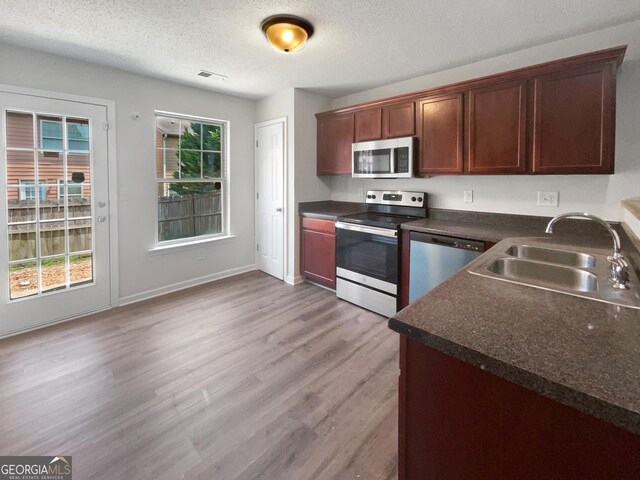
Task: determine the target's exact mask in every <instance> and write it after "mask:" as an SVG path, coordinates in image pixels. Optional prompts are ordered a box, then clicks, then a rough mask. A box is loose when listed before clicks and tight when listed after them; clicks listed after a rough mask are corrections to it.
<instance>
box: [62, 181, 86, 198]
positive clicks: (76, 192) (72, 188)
mask: <svg viewBox="0 0 640 480" xmlns="http://www.w3.org/2000/svg"><path fill="white" fill-rule="evenodd" d="M67 196H68V197H69V198H70V199H71V198H82V185H73V184H69V185H68V186H67ZM58 200H64V180H63V179H59V180H58Z"/></svg>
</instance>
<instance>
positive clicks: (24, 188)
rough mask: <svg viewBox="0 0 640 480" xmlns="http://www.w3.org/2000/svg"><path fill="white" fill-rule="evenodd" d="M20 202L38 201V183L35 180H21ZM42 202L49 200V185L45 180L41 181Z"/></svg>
mask: <svg viewBox="0 0 640 480" xmlns="http://www.w3.org/2000/svg"><path fill="white" fill-rule="evenodd" d="M19 183H20V193H19V195H20V200H34V201H35V199H36V182H35V181H34V180H20V181H19ZM38 183H40V188H39V190H40V201H43V200H46V198H47V187H46V186H45V184H46V183H47V182H46V181H45V180H40V182H38Z"/></svg>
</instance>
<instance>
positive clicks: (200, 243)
mask: <svg viewBox="0 0 640 480" xmlns="http://www.w3.org/2000/svg"><path fill="white" fill-rule="evenodd" d="M235 239H236V235H225V236H224V237H214V238H203V239H200V240H191V241H185V242H180V243H170V244H166V245H156V246H155V247H153V248H152V249H150V250H149V251H148V252H147V255H162V254H164V253H174V252H179V251H182V250H189V249H192V248H200V247H208V246H210V245H213V244H223V243H231V242H235Z"/></svg>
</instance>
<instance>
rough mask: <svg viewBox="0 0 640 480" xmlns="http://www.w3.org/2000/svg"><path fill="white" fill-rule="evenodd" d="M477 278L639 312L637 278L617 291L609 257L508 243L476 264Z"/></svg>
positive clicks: (473, 272)
mask: <svg viewBox="0 0 640 480" xmlns="http://www.w3.org/2000/svg"><path fill="white" fill-rule="evenodd" d="M469 272H470V273H472V274H475V275H481V276H484V277H489V278H494V279H497V280H503V281H506V282H512V283H517V284H520V285H528V286H531V287H536V288H541V289H544V290H551V291H555V292H560V293H565V294H569V295H574V296H578V297H583V298H588V299H590V300H597V301H601V302H606V303H611V304H614V305H620V306H624V307H631V308H638V309H640V296H639V294H638V283H637V279H636V277H635V276H634V275H632V279H631V281H630V282H629V287H630V288H629V290H618V289H615V288H613V287H612V285H611V281H610V264H609V262H608V261H607V256H606V255H602V254H596V253H582V252H576V251H570V250H563V249H560V248H556V247H555V246H552V247H550V246H547V245H546V244H545V245H536V244H535V243H534V240H533V239H532V241H527V242H526V243H518V242H515V241H510V240H505V241H504V242H501V243H499V244H498V245H496V246H495V247H494V248H492V249H491V250H490V251H489V252H487V253H486V254H485V255H483V256H482V257H481V258H480V259H478V262H476V263H474V265H473V266H471V268H470V269H469Z"/></svg>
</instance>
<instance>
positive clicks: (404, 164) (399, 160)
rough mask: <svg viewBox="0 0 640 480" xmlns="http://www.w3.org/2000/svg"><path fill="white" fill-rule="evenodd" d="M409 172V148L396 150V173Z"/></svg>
mask: <svg viewBox="0 0 640 480" xmlns="http://www.w3.org/2000/svg"><path fill="white" fill-rule="evenodd" d="M408 171H409V147H398V148H396V173H407V172H408Z"/></svg>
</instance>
